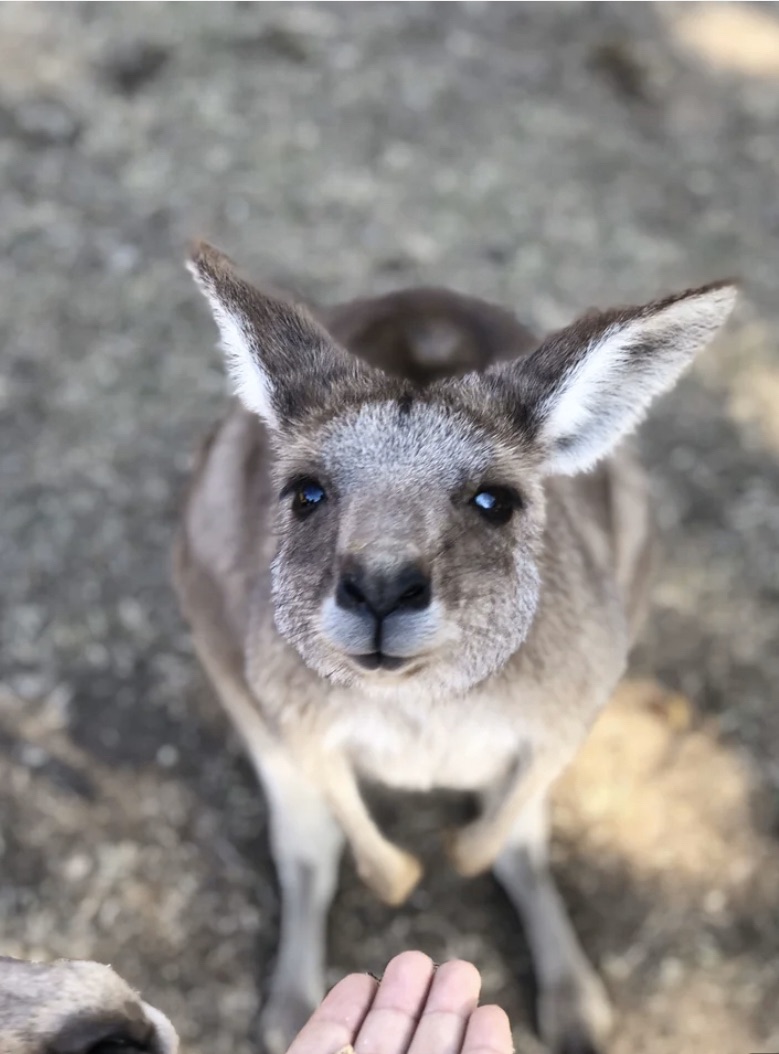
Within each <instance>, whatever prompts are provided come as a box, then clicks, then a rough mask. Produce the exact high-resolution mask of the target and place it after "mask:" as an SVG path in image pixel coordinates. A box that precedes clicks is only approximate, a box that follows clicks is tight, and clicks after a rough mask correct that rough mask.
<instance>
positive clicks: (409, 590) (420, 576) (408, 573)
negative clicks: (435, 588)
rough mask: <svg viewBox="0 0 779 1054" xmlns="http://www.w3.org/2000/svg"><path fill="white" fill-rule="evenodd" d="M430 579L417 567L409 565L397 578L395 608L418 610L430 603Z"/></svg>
mask: <svg viewBox="0 0 779 1054" xmlns="http://www.w3.org/2000/svg"><path fill="white" fill-rule="evenodd" d="M430 598H431V589H430V579H429V578H428V577H427V575H426V574H425V573H424V572H423V571H422V570H420V569H419V568H418V567H409V568H407V569H406V570H405V571H403V572H402V573H401V575H400V577H399V580H398V591H397V593H396V597H395V603H394V607H395V609H406V610H411V611H420V610H422V609H423V608H426V607H427V606H428V605H429V603H430Z"/></svg>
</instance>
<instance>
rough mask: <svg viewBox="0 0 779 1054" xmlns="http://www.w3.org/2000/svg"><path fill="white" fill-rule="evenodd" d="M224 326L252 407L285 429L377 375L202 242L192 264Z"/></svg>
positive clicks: (234, 369) (229, 357)
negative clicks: (341, 389)
mask: <svg viewBox="0 0 779 1054" xmlns="http://www.w3.org/2000/svg"><path fill="white" fill-rule="evenodd" d="M187 270H188V271H189V272H190V273H191V274H192V276H193V278H194V279H195V281H196V282H197V284H198V286H199V287H200V289H201V291H202V292H203V294H204V295H205V297H206V300H207V301H208V303H209V305H210V307H211V313H212V314H213V316H214V321H215V322H216V324H217V327H218V328H219V333H220V336H221V345H222V349H223V351H224V354H225V359H226V363H227V369H228V372H229V374H230V377H231V378H232V381H233V384H234V386H235V392H236V394H237V395H238V396H239V398H240V399H241V401H242V402H243V404H244V406H246V407H247V409H249V410H251V411H253V412H254V413H256V414H258V415H259V416H260V417H261V418H262V419H263V420H264V421H265V422H266V424H268V425H269V426H270V427H271V428H274V429H280V428H283V427H284V426H285V425H287V424H289V423H291V422H292V421H294V420H296V419H298V418H300V417H301V416H302V415H303V414H304V413H306V412H307V411H308V410H310V409H312V408H315V407H316V406H318V405H320V404H322V403H323V402H325V401H327V399H328V396H330V397H332V394H333V389H334V387H336V386H339V385H342V384H349V383H353V384H357V385H358V386H359V385H360V384H361V383H364V382H365V380H366V379H368V378H370V376H371V373H372V371H370V370H369V368H368V367H367V366H365V365H364V364H363V363H361V362H359V360H357V359H356V358H355V357H354V356H353V355H350V354H349V353H348V352H346V351H344V350H343V348H340V347H339V346H338V345H337V344H336V343H335V342H334V341H333V340H332V338H331V337H330V336H329V334H328V333H327V331H326V330H325V329H323V328H322V326H320V325H319V323H318V322H316V321H315V319H314V318H313V317H312V316H311V315H310V314H309V313H308V312H307V311H306V310H305V309H304V308H302V307H298V306H296V305H292V304H290V303H287V302H286V301H284V300H280V299H277V298H276V297H272V296H267V295H266V294H264V293H262V292H260V290H259V289H255V287H254V286H252V285H250V284H249V283H248V282H246V281H245V280H244V279H242V278H241V277H240V276H239V275H238V274H237V273H236V271H235V268H234V266H233V263H232V261H231V260H230V259H229V257H227V256H225V254H224V253H222V252H220V251H219V250H218V249H215V248H214V247H213V246H211V245H208V244H207V243H206V242H197V243H196V244H195V245H194V246H193V247H192V249H191V251H190V255H189V259H188V260H187Z"/></svg>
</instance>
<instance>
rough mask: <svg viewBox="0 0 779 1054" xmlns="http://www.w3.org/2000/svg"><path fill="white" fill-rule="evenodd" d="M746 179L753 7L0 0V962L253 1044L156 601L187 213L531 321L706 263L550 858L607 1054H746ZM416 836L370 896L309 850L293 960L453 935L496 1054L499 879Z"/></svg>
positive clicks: (763, 884) (757, 577) (755, 633)
mask: <svg viewBox="0 0 779 1054" xmlns="http://www.w3.org/2000/svg"><path fill="white" fill-rule="evenodd" d="M778 169H779V14H778V8H777V5H776V4H773V3H762V4H756V5H749V4H737V5H730V4H716V5H708V4H676V3H664V4H648V3H641V4H636V3H633V4H623V3H609V4H605V3H601V4H594V3H587V4H578V3H576V4H573V3H572V4H568V3H555V4H549V3H545V4H535V3H523V4H513V3H502V4H497V3H494V4H492V3H461V4H448V3H440V4H417V3H403V4H399V3H373V4H365V3H350V4H329V3H323V4H297V3H288V4H276V3H265V4H248V3H227V2H225V3H220V4H211V3H198V4H189V3H176V4H168V3H148V4H130V3H128V4H125V3H111V4H85V3H58V4H47V3H40V4H15V3H6V4H3V5H0V244H1V246H2V251H0V333H1V334H2V343H1V347H2V386H1V387H0V414H1V417H0V494H2V509H1V515H2V528H1V531H0V545H1V546H2V548H1V550H0V555H1V558H2V584H3V589H2V605H3V613H2V625H1V627H0V629H1V633H0V641H1V648H2V652H1V654H0V661H1V662H2V668H1V677H0V680H1V681H2V690H1V691H0V918H1V922H0V950H2V952H4V953H6V954H12V955H14V954H15V955H23V956H29V957H34V956H42V957H48V956H54V955H69V956H82V957H93V958H97V959H99V960H102V961H105V962H110V963H112V964H113V965H114V966H115V968H116V969H117V970H118V971H119V972H120V973H121V974H122V975H123V976H124V977H126V978H127V979H128V980H129V981H130V982H132V983H133V984H135V985H137V986H140V987H141V988H143V990H144V992H145V993H146V995H147V998H149V999H150V1000H151V1001H152V1002H155V1003H156V1004H158V1005H159V1006H160V1007H162V1008H163V1009H164V1010H165V1011H166V1012H167V1013H168V1014H169V1015H170V1016H171V1018H172V1019H173V1020H174V1021H175V1022H176V1024H177V1026H178V1028H179V1030H180V1032H181V1035H182V1038H183V1040H184V1044H185V1050H186V1051H187V1052H189V1054H249V1052H250V1051H254V1050H255V1049H256V1048H255V1043H254V1039H253V1036H254V1028H255V1022H256V1013H257V1009H258V1001H259V998H260V993H261V991H262V987H263V984H264V983H265V980H266V978H267V975H268V970H269V967H270V964H271V961H272V956H273V951H274V947H275V941H276V934H277V926H278V896H277V891H276V887H275V880H274V876H273V872H272V866H271V862H270V859H269V855H268V848H267V841H266V813H265V807H264V803H263V801H262V798H261V795H260V793H259V791H258V789H257V787H256V786H255V782H254V779H253V776H252V773H251V771H250V769H249V766H248V764H247V762H246V761H245V759H244V758H243V756H242V753H241V751H240V749H239V746H238V744H237V741H236V739H235V737H234V735H233V734H232V732H231V730H230V729H229V727H228V726H227V723H226V721H225V719H224V717H223V716H222V715H221V714H220V712H219V711H218V709H217V707H216V705H215V703H214V700H213V698H212V696H211V693H210V691H209V690H208V688H207V687H206V685H205V683H204V681H203V679H202V677H201V675H200V674H199V673H198V671H197V668H196V665H195V662H194V659H193V654H192V648H191V645H190V643H189V640H188V638H187V635H186V633H185V631H184V628H183V626H182V624H181V621H180V619H179V617H178V615H177V613H176V609H175V606H174V603H173V598H172V595H171V590H170V587H169V582H168V568H169V556H168V554H169V547H170V540H171V531H172V527H173V523H174V519H175V514H176V507H177V502H178V496H179V493H180V490H181V486H182V484H183V481H184V479H185V476H186V472H187V468H188V466H189V464H190V458H191V453H192V451H193V448H194V446H195V444H196V442H197V440H198V438H199V436H200V434H201V432H202V431H203V430H204V429H205V428H206V427H207V426H208V425H209V423H210V422H211V421H212V420H213V418H214V417H215V416H216V415H217V414H218V413H219V410H220V408H221V406H222V405H223V398H224V386H223V381H222V376H221V370H220V364H219V361H218V356H217V355H216V353H215V352H214V351H213V344H214V337H215V334H214V330H213V326H212V324H211V322H210V320H209V319H208V318H207V317H206V313H205V311H204V309H203V306H202V304H201V303H200V301H199V300H198V298H197V296H196V294H195V291H194V289H193V288H192V287H191V286H190V283H189V279H188V277H187V275H186V274H185V273H184V271H183V268H182V267H181V262H180V261H181V258H182V253H183V245H184V243H185V242H186V240H187V239H188V238H189V237H190V236H192V235H206V236H208V237H210V238H211V239H212V240H213V241H215V242H216V243H217V244H219V245H221V246H223V247H224V248H225V249H227V250H229V252H230V253H231V255H233V256H234V257H235V258H237V259H239V260H240V261H241V262H242V263H244V264H245V265H246V266H247V268H248V269H249V270H250V271H252V272H253V273H254V274H255V275H257V276H258V277H259V278H264V279H265V280H266V281H270V282H274V283H277V284H284V285H286V286H287V287H292V288H294V289H296V290H298V291H299V292H301V293H303V294H307V295H312V296H314V297H317V298H320V299H322V300H328V301H332V300H336V299H340V298H345V297H349V296H352V295H357V294H365V293H369V292H372V291H377V290H386V289H389V288H395V287H398V286H401V285H406V284H410V283H413V282H416V281H419V280H425V281H428V282H437V283H445V284H449V285H452V286H454V287H456V288H459V289H462V290H465V291H470V292H472V293H475V294H480V295H485V296H489V297H491V298H493V299H495V300H498V301H501V302H504V303H506V304H508V305H511V306H512V307H514V308H515V309H516V310H517V311H518V312H519V313H520V314H521V315H522V316H523V317H524V318H526V319H527V320H529V321H530V322H531V323H533V324H534V325H536V326H538V327H539V328H543V327H548V326H553V325H556V324H558V323H562V322H564V321H566V320H568V319H569V318H570V317H571V316H572V315H574V314H575V313H576V312H577V311H579V310H581V309H584V308H587V307H589V306H591V305H593V304H600V305H603V306H606V305H607V304H610V303H615V302H626V301H627V302H630V301H635V300H640V299H643V298H646V299H648V298H650V297H652V296H654V295H655V294H658V293H661V292H664V291H667V290H669V289H673V288H675V287H684V286H686V285H691V284H694V283H696V282H699V281H705V280H708V279H714V278H718V277H724V276H728V275H731V274H735V275H740V276H741V277H742V279H743V282H744V289H745V296H744V303H743V306H742V308H741V310H740V313H739V315H738V317H737V318H736V319H735V321H734V323H733V325H732V327H731V329H730V331H729V333H728V334H727V336H726V337H725V338H724V339H723V340H722V341H721V342H720V343H719V344H718V346H717V347H716V348H713V349H712V350H711V351H710V353H709V354H707V355H706V356H705V357H704V358H703V359H702V360H701V362H700V364H699V365H698V366H697V367H696V369H695V370H694V371H693V373H692V374H691V375H690V376H689V377H688V378H687V379H686V380H685V381H684V382H683V384H682V385H681V386H680V387H679V388H678V390H677V391H676V392H675V393H673V395H671V396H670V397H668V398H667V399H665V400H664V401H663V403H662V405H661V406H659V407H658V409H657V411H656V413H655V414H654V417H653V419H652V421H651V422H650V423H649V424H648V425H647V427H646V428H645V430H644V432H643V441H644V448H645V451H646V458H647V460H648V462H649V463H650V465H651V467H652V470H653V478H654V480H655V494H656V505H657V511H658V516H659V519H660V522H661V525H662V529H663V536H664V550H665V552H664V565H663V570H662V573H661V575H660V576H659V579H658V582H657V588H656V592H655V602H654V608H653V611H652V615H651V619H650V623H649V626H648V628H647V631H646V634H645V637H644V642H643V644H642V647H641V649H640V651H639V654H638V655H637V656H636V663H635V676H636V678H637V679H636V680H635V681H634V683H633V684H632V685H629V686H628V687H626V689H625V690H624V691H623V692H622V693H621V694H620V696H619V697H618V698H617V700H616V701H615V702H614V704H613V706H612V707H611V708H610V710H609V711H608V712H607V713H606V714H604V717H603V720H602V721H601V722H600V724H599V725H598V727H597V728H596V731H595V733H594V735H593V738H592V741H591V742H590V743H589V745H588V747H587V748H586V750H585V752H584V753H583V755H582V756H581V758H580V759H579V761H578V762H577V764H576V766H575V768H574V770H573V771H572V772H571V773H570V774H569V775H568V776H567V777H566V779H565V781H564V783H563V785H562V786H561V788H560V793H559V795H558V799H557V808H556V821H557V823H556V830H557V834H556V841H555V855H556V864H557V870H558V873H559V876H560V882H561V885H562V887H563V888H564V891H565V894H566V897H567V899H568V902H569V903H570V905H571V910H572V913H573V916H574V918H575V921H576V924H577V926H578V928H579V930H580V932H581V934H582V938H583V940H584V943H585V945H586V946H587V947H588V948H589V950H590V952H591V954H592V956H593V958H594V959H595V960H596V962H597V963H598V964H599V966H600V968H601V969H602V971H603V974H604V976H605V978H606V981H607V983H608V986H609V988H610V990H611V992H612V994H613V997H614V1000H615V1003H616V1005H617V1008H618V1011H619V1024H618V1028H617V1031H616V1033H615V1036H614V1040H613V1044H612V1047H611V1051H612V1052H613V1054H640V1052H643V1051H647V1052H650V1054H700V1052H701V1051H706V1052H707V1054H748V1052H757V1051H760V1052H773V1054H776V1052H779V1010H778V1009H777V1006H778V1005H779V839H778V832H779V763H778V762H777V758H778V757H779V700H778V699H777V689H776V685H777V684H778V683H779V646H778V645H777V642H779V559H778V558H777V536H778V534H779V463H778V462H777V453H778V452H779V424H777V422H779V348H778V347H777V332H779V329H777V322H779V299H778V298H777V295H776V284H777V276H778V275H779V195H777V186H778V185H779V182H778V181H779V170H778ZM386 822H387V824H388V825H389V827H390V829H391V830H392V831H393V833H394V834H395V835H396V836H397V837H399V838H401V839H403V840H404V841H407V842H409V843H410V844H412V845H414V844H420V843H421V844H424V845H427V843H428V841H429V840H430V833H431V832H434V830H435V818H434V816H433V814H432V813H431V811H430V809H429V808H428V807H426V806H424V805H423V804H421V803H419V802H417V801H413V802H411V803H409V802H406V803H405V804H404V805H403V806H399V805H395V806H392V807H389V808H388V809H387V816H386ZM433 841H434V839H433ZM428 856H429V857H430V870H429V872H428V876H427V878H426V880H425V882H424V884H423V886H422V888H421V889H420V890H419V891H418V892H417V893H416V894H415V895H414V897H413V899H412V901H411V902H410V903H409V904H408V905H407V906H406V907H404V908H403V909H401V910H398V911H391V910H389V909H385V908H383V907H381V906H379V905H378V904H377V903H376V902H375V901H374V900H373V899H372V898H371V896H370V894H369V893H368V892H367V891H366V890H364V889H363V888H362V887H361V886H360V884H359V883H358V881H357V879H356V878H355V875H354V873H353V870H352V867H351V864H350V863H348V862H347V863H345V865H344V878H343V883H342V888H341V892H340V893H339V896H338V899H337V902H336V904H335V908H334V911H333V915H332V951H331V967H332V969H331V979H332V980H335V979H336V978H337V977H339V976H340V975H341V974H343V973H344V972H345V971H347V970H353V969H372V970H374V971H376V970H380V969H381V967H382V966H383V964H384V963H385V962H386V960H387V958H388V957H389V956H390V955H392V954H393V953H395V952H397V951H399V950H400V949H402V948H407V947H420V948H423V949H425V950H426V951H428V952H429V953H430V954H432V955H433V956H434V958H435V959H437V960H438V961H441V960H442V959H445V958H447V957H449V956H455V955H461V956H466V957H468V958H471V959H473V960H474V961H475V962H476V963H477V964H478V965H479V966H480V967H481V969H482V971H483V974H484V979H485V994H486V996H487V997H489V998H493V999H498V1000H500V1001H501V1002H502V1003H503V1004H504V1005H505V1006H506V1008H507V1009H508V1010H509V1012H510V1013H511V1015H512V1018H513V1020H514V1021H515V1022H516V1028H517V1043H518V1049H519V1050H520V1051H534V1050H536V1049H537V1048H536V1045H535V1040H534V1039H533V1038H532V1031H531V1024H530V1014H529V1007H530V999H531V992H532V980H531V976H530V970H529V964H528V960H527V956H526V952H525V946H524V943H523V938H522V935H521V932H520V929H519V926H518V924H517V923H516V921H515V919H514V916H513V915H512V912H511V910H510V908H509V906H508V904H507V902H506V901H505V900H504V898H503V897H502V895H501V894H500V893H499V892H498V890H497V888H496V886H495V884H494V882H493V881H492V880H491V879H490V878H489V877H484V878H481V879H478V880H476V881H474V882H472V883H465V882H462V881H460V880H459V879H456V878H455V877H454V876H453V875H452V874H451V873H450V872H448V871H447V870H446V868H445V867H444V865H443V864H442V863H441V862H440V860H439V859H438V856H437V854H435V853H429V854H428Z"/></svg>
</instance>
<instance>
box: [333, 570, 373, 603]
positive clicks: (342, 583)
mask: <svg viewBox="0 0 779 1054" xmlns="http://www.w3.org/2000/svg"><path fill="white" fill-rule="evenodd" d="M335 600H336V603H337V604H338V606H339V607H342V608H346V609H347V610H348V611H356V610H357V609H359V608H363V607H366V606H367V604H368V600H367V598H366V596H365V594H364V593H363V591H362V590H361V589H360V587H359V586H358V585H357V583H356V582H355V581H354V579H353V578H350V577H349V575H341V578H340V580H339V582H338V588H337V589H336V591H335Z"/></svg>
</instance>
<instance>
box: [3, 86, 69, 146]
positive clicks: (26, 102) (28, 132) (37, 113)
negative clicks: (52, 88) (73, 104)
mask: <svg viewBox="0 0 779 1054" xmlns="http://www.w3.org/2000/svg"><path fill="white" fill-rule="evenodd" d="M81 131H82V123H81V121H80V120H79V118H78V117H76V115H75V114H74V113H73V112H72V111H71V110H70V109H68V107H67V106H66V105H65V103H63V102H62V101H61V100H60V99H51V98H46V97H44V96H41V97H38V98H31V99H22V100H20V101H19V102H18V103H17V104H16V105H15V106H3V107H0V136H2V135H5V136H13V137H15V138H18V139H21V140H23V141H24V142H25V143H27V145H28V146H33V147H46V146H72V145H73V144H74V143H75V142H76V140H77V139H78V138H79V136H80V135H81Z"/></svg>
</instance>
